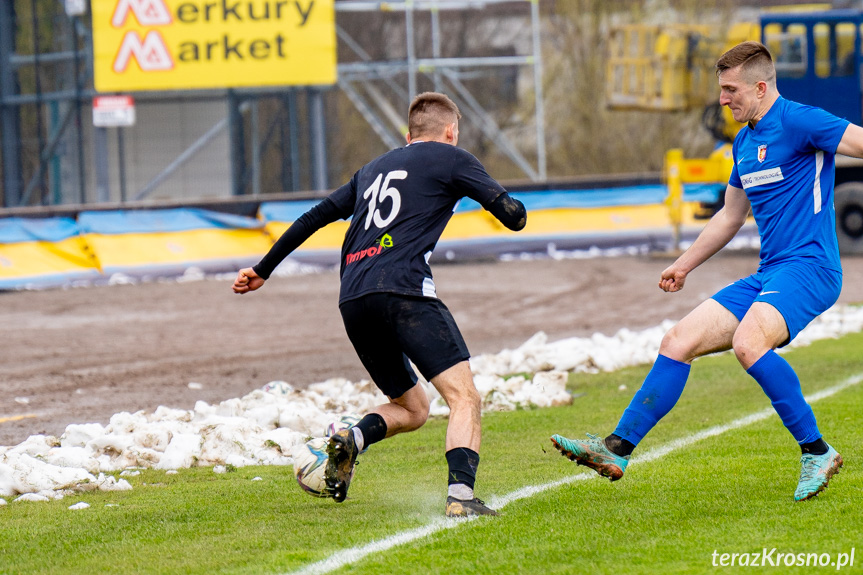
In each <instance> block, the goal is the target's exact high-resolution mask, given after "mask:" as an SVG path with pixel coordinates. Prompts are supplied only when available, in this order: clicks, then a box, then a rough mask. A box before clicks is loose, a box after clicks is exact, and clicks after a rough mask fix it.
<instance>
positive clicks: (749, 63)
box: [716, 41, 776, 86]
mask: <svg viewBox="0 0 863 575" xmlns="http://www.w3.org/2000/svg"><path fill="white" fill-rule="evenodd" d="M738 66H740V71H741V72H742V73H743V75H744V76H745V78H746V80H747V81H749V82H752V83H753V84H754V83H756V82H767V83H768V84H770V85H771V86H775V85H776V67H775V66H774V65H773V56H771V55H770V50H768V49H767V46H765V45H764V44H762V43H761V42H753V41H749V42H741V43H740V44H738V45H737V46H735V47H734V48H731V49H730V50H728V51H727V52H725V54H723V55H722V56H720V57H719V60H717V61H716V75H717V76H719V75H720V74H722V73H723V72H725V71H726V70H730V69H731V68H736V67H738Z"/></svg>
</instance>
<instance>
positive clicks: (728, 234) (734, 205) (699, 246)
mask: <svg viewBox="0 0 863 575" xmlns="http://www.w3.org/2000/svg"><path fill="white" fill-rule="evenodd" d="M749 208H750V205H749V198H747V197H746V192H744V191H743V190H742V189H740V188H736V187H734V186H732V185H730V184H729V185H728V187H726V188H725V206H724V207H723V208H722V209H721V210H719V211H718V212H716V214H715V215H714V216H713V217H712V218H710V221H709V222H707V225H706V226H704V229H703V230H702V231H701V233H700V234H699V235H698V238H696V240H695V241H694V242H693V243H692V245H691V246H690V247H689V249H687V250H686V251H685V252H683V254H682V255H681V256H680V257H679V258H677V261H675V262H674V263H673V264H671V265H670V266H668V267H667V268H666V269H665V270H664V271H663V272H662V276H661V277H660V280H659V287H660V288H662V289H663V290H664V291H667V292H676V291H680V290H682V289H683V284H684V283H685V282H686V276H687V275H689V272H691V271H692V270H694V269H695V268H697V267H698V266H700V265H701V264H703V263H704V262H706V261H707V260H708V259H710V257H711V256H713V255H714V254H715V253H716V252H718V251H719V250H721V249H722V248H723V247H725V245H726V244H727V243H728V242H730V241H731V239H732V238H733V237H734V236H735V234H737V232H738V231H740V228H741V227H743V224H744V223H746V217H747V216H748V215H749Z"/></svg>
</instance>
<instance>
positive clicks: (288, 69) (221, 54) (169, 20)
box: [91, 0, 336, 92]
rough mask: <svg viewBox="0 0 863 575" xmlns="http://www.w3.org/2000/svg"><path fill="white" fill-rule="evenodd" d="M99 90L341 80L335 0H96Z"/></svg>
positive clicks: (293, 83)
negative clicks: (337, 62) (337, 48)
mask: <svg viewBox="0 0 863 575" xmlns="http://www.w3.org/2000/svg"><path fill="white" fill-rule="evenodd" d="M91 11H92V16H93V56H94V58H93V60H94V62H93V66H94V75H95V85H96V90H98V91H100V92H127V91H137V90H187V89H201V88H231V87H241V86H246V87H251V86H279V85H320V84H334V83H335V81H336V30H335V8H334V0H92V3H91Z"/></svg>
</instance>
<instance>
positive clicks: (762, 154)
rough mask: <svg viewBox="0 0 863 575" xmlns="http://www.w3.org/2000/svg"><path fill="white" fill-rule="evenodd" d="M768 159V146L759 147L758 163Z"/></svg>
mask: <svg viewBox="0 0 863 575" xmlns="http://www.w3.org/2000/svg"><path fill="white" fill-rule="evenodd" d="M766 159H767V144H761V145H760V146H758V161H759V162H763V161H764V160H766Z"/></svg>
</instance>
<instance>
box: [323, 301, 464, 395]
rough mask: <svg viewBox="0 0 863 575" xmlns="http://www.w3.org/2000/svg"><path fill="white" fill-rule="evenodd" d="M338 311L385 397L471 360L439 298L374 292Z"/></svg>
mask: <svg viewBox="0 0 863 575" xmlns="http://www.w3.org/2000/svg"><path fill="white" fill-rule="evenodd" d="M339 309H340V310H341V312H342V319H343V320H344V323H345V331H347V333H348V338H350V340H351V343H352V344H353V346H354V349H355V350H356V352H357V355H358V356H359V358H360V361H362V362H363V365H364V366H365V368H366V370H367V371H368V372H369V375H370V376H371V378H372V381H374V383H375V385H377V386H378V388H379V389H380V390H381V391H382V392H383V393H384V395H386V396H387V397H390V398H393V399H395V398H398V397H401V396H402V395H404V394H405V392H406V391H408V390H409V389H411V388H412V387H413V386H414V385H416V382H417V376H416V373H415V372H414V370H413V368H412V367H411V365H410V362H413V363H414V365H416V366H417V368H418V369H419V371H420V373H421V374H422V375H423V377H425V378H426V379H427V380H429V381H430V380H431V379H432V378H433V377H435V376H437V375H439V374H441V373H442V372H444V371H446V370H447V369H449V368H451V367H452V366H454V365H456V364H457V363H460V362H462V361H465V360H467V359H469V358H470V352H469V351H468V349H467V345H465V342H464V338H462V335H461V332H459V329H458V326H457V325H456V323H455V320H454V319H453V317H452V314H451V313H450V311H449V310H448V309H447V307H446V306H445V305H444V304H443V302H442V301H440V300H439V299H433V298H424V297H414V296H403V295H397V294H391V293H373V294H368V295H365V296H362V297H359V298H357V299H353V300H348V301H346V302H343V303H342V304H341V305H340V306H339Z"/></svg>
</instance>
